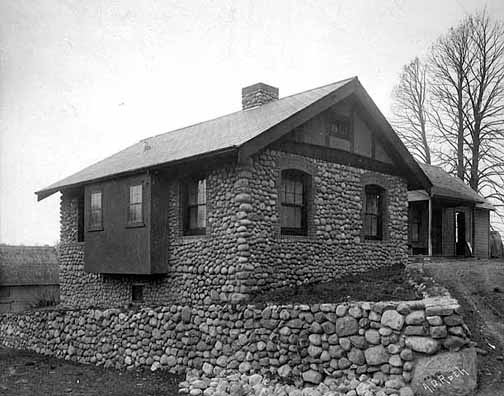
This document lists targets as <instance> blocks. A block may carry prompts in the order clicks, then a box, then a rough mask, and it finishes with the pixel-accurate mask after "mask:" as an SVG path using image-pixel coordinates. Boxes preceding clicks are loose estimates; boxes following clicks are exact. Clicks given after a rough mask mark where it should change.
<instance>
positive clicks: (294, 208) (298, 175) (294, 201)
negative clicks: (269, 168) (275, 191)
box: [280, 170, 307, 235]
mask: <svg viewBox="0 0 504 396" xmlns="http://www.w3.org/2000/svg"><path fill="white" fill-rule="evenodd" d="M306 182H307V175H306V174H305V173H303V172H300V171H296V170H285V171H282V181H281V186H280V205H281V206H280V223H281V233H282V234H284V235H307V226H306V224H307V221H306V220H307V219H306V218H307V209H306V208H307V205H306V204H307V202H306V191H307V186H306V184H307V183H306Z"/></svg>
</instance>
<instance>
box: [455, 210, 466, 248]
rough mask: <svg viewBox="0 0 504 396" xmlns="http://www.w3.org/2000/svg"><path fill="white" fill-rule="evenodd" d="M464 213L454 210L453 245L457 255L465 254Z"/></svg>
mask: <svg viewBox="0 0 504 396" xmlns="http://www.w3.org/2000/svg"><path fill="white" fill-rule="evenodd" d="M465 228H466V227H465V213H464V212H455V246H456V254H457V256H465V253H466V239H465Z"/></svg>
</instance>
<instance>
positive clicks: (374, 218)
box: [364, 185, 384, 239]
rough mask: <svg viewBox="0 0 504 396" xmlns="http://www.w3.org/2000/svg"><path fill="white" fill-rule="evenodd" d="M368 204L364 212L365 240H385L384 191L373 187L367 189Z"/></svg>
mask: <svg viewBox="0 0 504 396" xmlns="http://www.w3.org/2000/svg"><path fill="white" fill-rule="evenodd" d="M365 194H366V202H365V210H364V236H365V239H383V204H384V202H383V200H384V190H383V189H382V188H381V187H378V186H375V185H371V186H366V188H365Z"/></svg>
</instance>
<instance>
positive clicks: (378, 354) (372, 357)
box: [364, 345, 389, 366]
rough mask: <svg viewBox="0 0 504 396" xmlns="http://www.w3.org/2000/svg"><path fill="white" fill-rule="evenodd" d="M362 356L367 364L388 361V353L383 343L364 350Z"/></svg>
mask: <svg viewBox="0 0 504 396" xmlns="http://www.w3.org/2000/svg"><path fill="white" fill-rule="evenodd" d="M364 356H365V358H366V362H367V364H369V365H372V366H377V365H380V364H382V363H388V360H389V354H388V353H387V351H386V350H385V347H384V346H383V345H377V346H374V347H371V348H368V349H366V350H365V351H364Z"/></svg>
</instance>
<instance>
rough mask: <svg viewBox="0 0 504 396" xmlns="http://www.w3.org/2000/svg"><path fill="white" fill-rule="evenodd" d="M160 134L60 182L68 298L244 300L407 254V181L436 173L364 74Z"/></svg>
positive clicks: (265, 92) (267, 91)
mask: <svg viewBox="0 0 504 396" xmlns="http://www.w3.org/2000/svg"><path fill="white" fill-rule="evenodd" d="M242 105H243V109H242V110H241V111H238V112H235V113H232V114H229V115H226V116H223V117H219V118H216V119H213V120H210V121H206V122H202V123H199V124H196V125H192V126H189V127H186V128H182V129H179V130H175V131H172V132H168V133H164V134H161V135H157V136H153V137H150V138H147V139H145V140H142V141H140V142H139V143H137V144H135V145H133V146H131V147H128V148H126V149H125V150H123V151H121V152H119V153H117V154H115V155H112V156H111V157H109V158H106V159H104V160H103V161H100V162H98V163H96V164H94V165H91V166H89V167H88V168H85V169H84V170H82V171H80V172H78V173H76V174H74V175H72V176H69V177H67V178H65V179H63V180H61V181H59V182H57V183H55V184H52V185H51V186H49V187H47V188H44V189H42V190H40V191H38V192H37V195H38V199H39V200H40V199H43V198H45V197H47V196H49V195H51V194H53V193H55V192H57V191H61V193H62V196H61V253H60V282H61V301H62V303H65V304H68V305H74V306H77V305H89V304H95V305H117V304H127V303H129V302H131V301H133V302H135V301H138V302H145V303H148V304H161V303H162V304H169V303H178V304H185V303H192V304H209V303H212V302H224V301H226V302H229V301H231V302H239V301H244V300H246V299H247V297H248V296H249V295H250V294H251V293H257V292H260V291H261V290H264V289H271V288H278V287H282V286H293V285H297V284H300V283H304V282H312V281H318V280H324V279H329V278H332V277H335V276H341V275H344V274H349V273H358V272H360V271H364V270H367V269H372V268H379V267H382V266H387V265H391V264H394V263H401V262H404V261H405V260H406V259H407V255H408V194H407V193H408V190H419V189H424V190H427V191H430V188H431V182H430V181H429V179H428V178H427V177H426V176H425V174H424V172H423V171H422V169H421V168H420V166H419V165H418V163H417V162H416V161H415V160H414V159H413V157H412V156H411V154H410V153H409V152H408V150H407V149H406V148H405V147H404V145H403V144H402V143H401V141H400V139H399V138H398V137H397V135H396V134H395V132H394V131H393V129H392V128H391V126H390V125H389V123H388V122H387V120H386V119H385V117H384V116H383V115H382V114H381V112H380V111H379V109H378V108H377V106H376V105H375V104H374V102H373V101H372V99H371V98H370V97H369V95H368V94H367V92H366V91H365V90H364V88H363V87H362V85H361V84H360V82H359V81H358V79H357V78H355V77H354V78H350V79H347V80H343V81H339V82H336V83H333V84H329V85H326V86H323V87H319V88H315V89H312V90H309V91H305V92H302V93H299V94H296V95H292V96H288V97H284V98H279V95H278V89H277V88H274V87H272V86H269V85H266V84H263V83H258V84H255V85H252V86H249V87H246V88H243V90H242Z"/></svg>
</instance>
